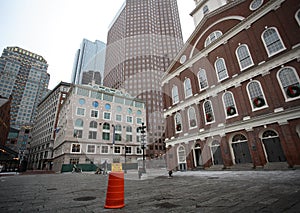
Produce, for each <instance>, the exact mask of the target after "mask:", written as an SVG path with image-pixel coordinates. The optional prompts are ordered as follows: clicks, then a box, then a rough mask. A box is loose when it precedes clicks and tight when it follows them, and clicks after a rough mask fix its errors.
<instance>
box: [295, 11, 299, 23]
mask: <svg viewBox="0 0 300 213" xmlns="http://www.w3.org/2000/svg"><path fill="white" fill-rule="evenodd" d="M298 14H300V9H299V10H297V12H296V14H295V19H296V21H297V23H298V25H299V27H300V18H299V17H298Z"/></svg>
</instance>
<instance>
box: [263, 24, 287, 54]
mask: <svg viewBox="0 0 300 213" xmlns="http://www.w3.org/2000/svg"><path fill="white" fill-rule="evenodd" d="M271 29H273V30H275V31H276V34H277V36H278V39H279V41H280V43H281V45H282V48H281V49H280V50H278V51H276V52H273V53H270V51H269V49H268V47H267V45H266V42H265V40H264V37H263V36H264V34H265V32H266V31H267V30H271ZM261 40H262V41H263V44H264V46H265V49H266V51H267V54H268V57H271V56H273V55H276V54H278V53H280V52H282V51H284V50H285V49H286V47H285V45H284V43H283V41H282V39H281V36H280V34H279V32H278V30H277V28H276V27H268V28H267V29H265V30H264V31H263V33H262V34H261Z"/></svg>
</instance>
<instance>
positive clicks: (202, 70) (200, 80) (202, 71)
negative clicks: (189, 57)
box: [197, 68, 208, 91]
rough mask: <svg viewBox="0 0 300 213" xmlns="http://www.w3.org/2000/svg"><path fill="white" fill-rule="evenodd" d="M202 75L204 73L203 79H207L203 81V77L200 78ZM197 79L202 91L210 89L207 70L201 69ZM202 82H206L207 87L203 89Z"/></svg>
mask: <svg viewBox="0 0 300 213" xmlns="http://www.w3.org/2000/svg"><path fill="white" fill-rule="evenodd" d="M201 73H203V76H201V77H204V78H205V79H201V77H200V74H201ZM197 77H198V83H199V88H200V91H202V90H205V89H206V88H208V80H207V76H206V70H205V69H202V68H200V69H199V71H198V73H197ZM201 82H206V86H205V87H203V88H202V87H201Z"/></svg>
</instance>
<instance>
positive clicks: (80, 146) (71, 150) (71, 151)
mask: <svg viewBox="0 0 300 213" xmlns="http://www.w3.org/2000/svg"><path fill="white" fill-rule="evenodd" d="M73 145H79V152H73ZM81 148H82V145H81V144H80V143H71V149H70V153H72V154H80V153H81Z"/></svg>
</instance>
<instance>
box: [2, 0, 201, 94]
mask: <svg viewBox="0 0 300 213" xmlns="http://www.w3.org/2000/svg"><path fill="white" fill-rule="evenodd" d="M162 1H163V0H162ZM123 2H124V0H109V1H106V0H0V53H1V54H2V51H3V49H4V48H6V47H10V46H18V47H20V48H23V49H26V50H28V51H30V52H33V53H36V54H38V55H41V56H42V57H43V58H44V59H45V60H46V61H47V62H48V65H49V67H48V73H49V74H50V82H49V89H53V88H54V87H55V86H56V85H57V84H58V83H59V82H61V81H64V82H70V79H71V73H72V68H73V62H74V57H75V53H76V51H77V49H79V48H80V44H81V42H82V40H83V39H84V38H86V39H88V40H90V41H95V40H100V41H103V42H104V43H106V40H107V31H108V27H109V25H110V23H111V22H112V20H113V19H114V17H115V15H116V14H117V12H118V11H119V9H120V8H121V6H122V4H123ZM177 4H178V9H179V16H180V22H181V27H182V32H183V40H184V41H186V40H187V39H188V37H189V36H190V35H191V34H192V32H193V30H194V28H195V27H194V22H193V18H192V17H191V16H190V15H189V14H190V13H191V12H192V10H193V9H194V8H195V2H194V0H177Z"/></svg>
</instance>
